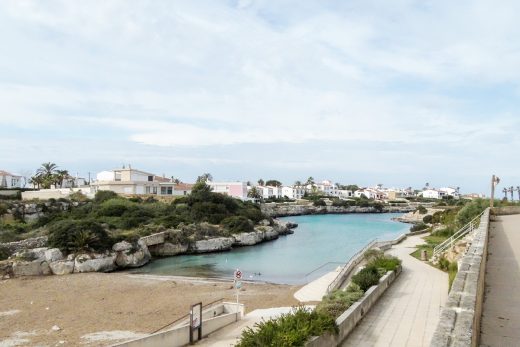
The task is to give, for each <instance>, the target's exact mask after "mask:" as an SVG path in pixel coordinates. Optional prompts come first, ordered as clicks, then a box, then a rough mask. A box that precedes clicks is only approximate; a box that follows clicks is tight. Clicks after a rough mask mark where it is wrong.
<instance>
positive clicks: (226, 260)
mask: <svg viewBox="0 0 520 347" xmlns="http://www.w3.org/2000/svg"><path fill="white" fill-rule="evenodd" d="M398 215H399V214H391V213H384V214H382V213H378V214H341V215H340V214H338V215H311V216H295V217H285V218H280V219H281V220H284V221H292V222H295V223H298V227H297V228H296V229H294V234H292V235H287V236H280V237H279V238H278V239H277V240H274V241H268V242H264V243H261V244H258V245H254V246H245V247H237V248H234V249H233V250H231V251H228V252H219V253H209V254H200V255H180V256H174V257H169V258H161V259H156V260H154V261H153V262H151V263H150V264H148V265H146V266H144V267H142V268H140V269H137V270H136V272H139V273H147V274H154V275H175V276H195V277H225V278H232V276H233V272H234V270H236V269H240V271H241V272H242V273H243V277H242V278H243V279H244V280H258V281H267V282H273V283H285V284H303V283H307V282H310V281H312V280H314V279H316V278H318V277H320V276H322V275H323V274H325V273H327V272H329V271H332V270H334V269H335V268H337V267H338V266H340V265H341V264H344V263H346V262H347V260H348V259H349V258H350V257H351V256H352V255H354V254H355V253H356V252H357V251H358V250H360V249H361V248H363V246H364V245H366V244H367V243H369V242H370V241H372V240H373V239H375V238H377V239H379V240H390V239H393V238H395V237H397V236H399V235H400V234H402V233H404V232H406V231H407V230H408V228H409V226H407V225H406V224H403V223H399V222H395V221H393V220H392V217H396V216H398Z"/></svg>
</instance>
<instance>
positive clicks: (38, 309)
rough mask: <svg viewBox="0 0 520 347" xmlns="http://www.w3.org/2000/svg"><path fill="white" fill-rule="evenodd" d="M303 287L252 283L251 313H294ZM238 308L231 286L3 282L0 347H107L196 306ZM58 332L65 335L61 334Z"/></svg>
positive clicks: (171, 281)
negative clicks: (286, 309)
mask: <svg viewBox="0 0 520 347" xmlns="http://www.w3.org/2000/svg"><path fill="white" fill-rule="evenodd" d="M299 288H300V287H299V286H289V285H275V284H258V283H255V284H253V283H246V284H244V287H243V290H242V291H241V292H240V302H241V303H244V304H245V305H246V311H247V312H250V311H252V310H254V309H257V308H269V307H279V306H291V305H296V304H297V303H298V302H297V300H296V299H294V297H293V294H294V292H295V291H296V290H298V289H299ZM220 298H224V299H226V300H227V301H234V300H235V291H234V289H232V284H231V282H230V281H227V282H223V281H214V280H200V279H199V280H197V279H189V278H182V277H161V276H144V275H129V274H126V273H111V274H102V273H89V274H73V275H66V276H47V277H25V278H16V279H9V280H3V281H0V347H8V346H9V347H10V346H78V345H81V346H108V345H111V344H113V343H115V342H118V341H122V340H124V339H131V338H135V337H138V336H141V334H148V333H152V332H154V331H155V330H157V329H159V328H161V327H163V326H164V325H167V324H168V323H170V322H172V321H174V320H176V319H177V318H180V317H182V316H184V315H185V314H187V313H188V311H189V307H190V304H193V303H197V302H200V301H202V303H203V304H205V303H210V302H212V301H214V300H218V299H220ZM58 329H59V330H58Z"/></svg>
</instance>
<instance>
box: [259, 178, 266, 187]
mask: <svg viewBox="0 0 520 347" xmlns="http://www.w3.org/2000/svg"><path fill="white" fill-rule="evenodd" d="M257 183H258V185H259V186H263V185H264V184H265V182H264V180H263V179H261V178H260V179H259V180H258V182H257Z"/></svg>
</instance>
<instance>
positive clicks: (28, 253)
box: [11, 247, 48, 262]
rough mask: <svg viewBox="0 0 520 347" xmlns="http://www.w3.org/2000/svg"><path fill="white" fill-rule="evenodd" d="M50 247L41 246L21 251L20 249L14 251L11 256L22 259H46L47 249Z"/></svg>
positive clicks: (28, 260)
mask: <svg viewBox="0 0 520 347" xmlns="http://www.w3.org/2000/svg"><path fill="white" fill-rule="evenodd" d="M47 250H48V248H45V247H40V248H33V249H24V250H21V251H18V252H16V253H14V254H13V255H12V256H11V258H15V259H16V258H18V259H20V260H22V261H27V262H30V261H34V260H40V261H43V260H45V251H47Z"/></svg>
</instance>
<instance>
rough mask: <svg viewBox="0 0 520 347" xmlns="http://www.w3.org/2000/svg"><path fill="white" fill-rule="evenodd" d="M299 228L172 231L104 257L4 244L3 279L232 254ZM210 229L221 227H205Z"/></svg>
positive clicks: (120, 246) (35, 242)
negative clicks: (198, 235) (185, 236)
mask: <svg viewBox="0 0 520 347" xmlns="http://www.w3.org/2000/svg"><path fill="white" fill-rule="evenodd" d="M296 226H297V225H296V224H293V223H289V222H281V221H278V220H274V222H273V223H271V222H270V221H268V220H264V221H262V222H261V223H260V225H258V226H255V228H254V231H252V232H244V233H238V234H234V235H231V236H229V237H205V238H203V239H200V240H196V241H192V240H179V232H180V230H177V229H171V230H166V231H163V232H160V233H156V234H152V235H149V236H145V237H141V238H140V239H139V240H138V241H137V242H134V243H130V242H127V241H121V242H118V243H116V244H114V245H113V246H112V249H111V250H107V251H105V252H104V253H93V252H79V253H72V254H68V255H64V254H63V253H62V252H61V251H60V250H59V249H58V248H48V247H47V238H46V237H39V238H34V239H27V240H23V241H18V242H11V243H6V244H0V246H2V247H4V248H5V249H7V250H8V251H10V253H11V255H10V257H9V259H8V260H6V261H2V262H0V278H2V279H3V278H5V277H9V278H12V277H19V276H43V275H67V274H72V273H83V272H112V271H116V270H123V269H127V268H136V267H141V266H143V265H146V264H147V263H148V262H149V261H150V260H152V257H153V256H154V257H170V256H176V255H182V254H202V253H211V252H222V251H229V250H231V249H232V248H233V247H242V246H252V245H256V244H258V243H262V242H265V241H270V240H275V239H277V238H278V237H279V236H281V235H288V234H292V233H294V231H293V230H292V229H293V228H295V227H296ZM204 227H206V228H217V226H212V225H209V224H208V225H204Z"/></svg>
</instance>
